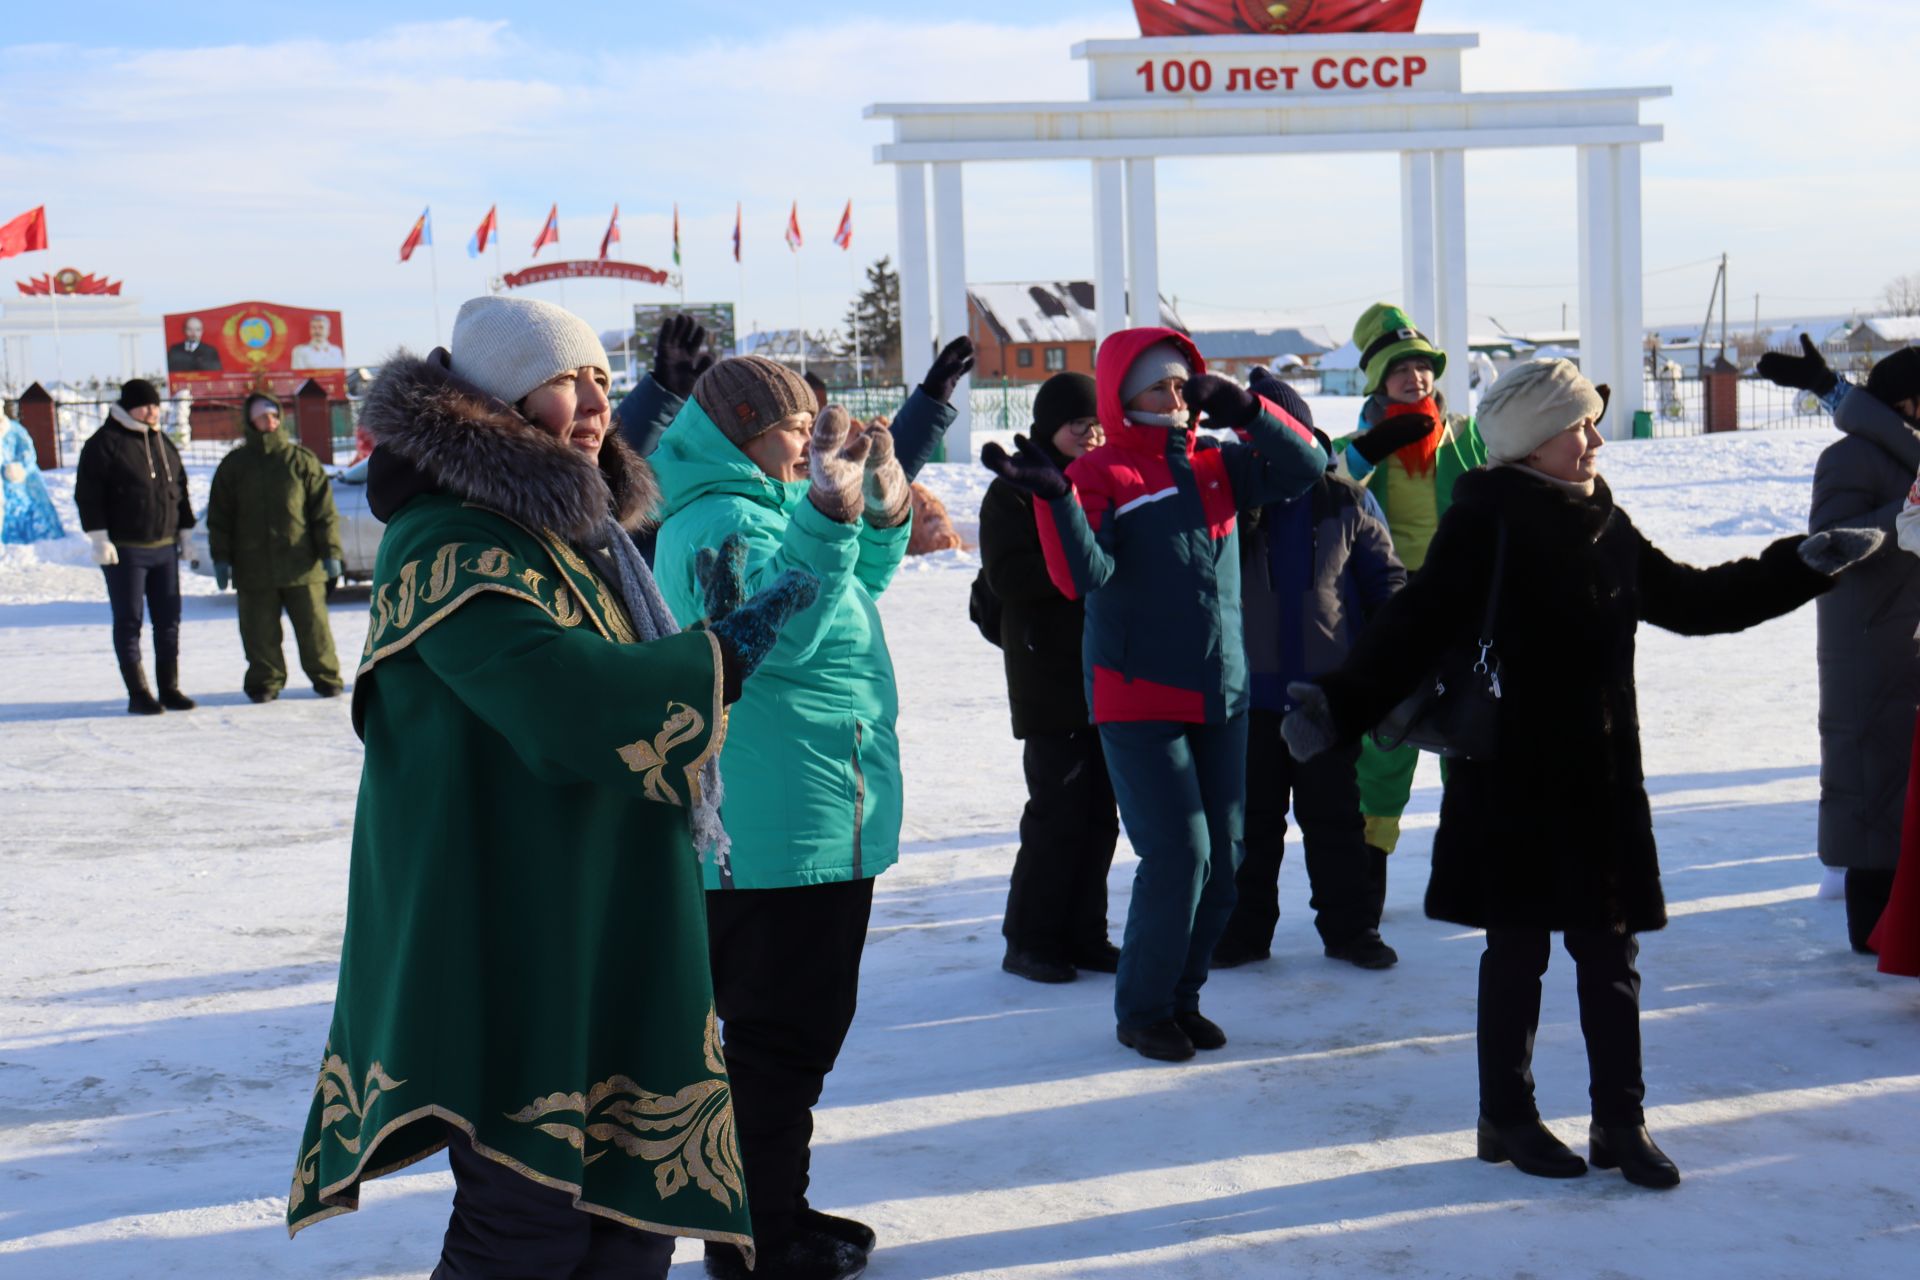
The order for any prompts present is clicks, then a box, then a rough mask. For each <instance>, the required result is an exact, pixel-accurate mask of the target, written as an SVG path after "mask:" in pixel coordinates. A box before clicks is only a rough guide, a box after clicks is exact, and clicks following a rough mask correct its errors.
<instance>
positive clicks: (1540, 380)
mask: <svg viewBox="0 0 1920 1280" xmlns="http://www.w3.org/2000/svg"><path fill="white" fill-rule="evenodd" d="M1606 407H1607V402H1606V401H1605V400H1604V399H1602V398H1601V395H1600V392H1599V391H1597V390H1596V389H1595V388H1594V385H1593V384H1592V383H1591V382H1588V381H1587V380H1586V378H1584V377H1582V376H1581V373H1580V369H1579V367H1578V366H1577V365H1575V364H1574V363H1573V361H1571V360H1529V361H1527V362H1526V363H1525V364H1517V365H1515V366H1514V367H1513V368H1511V369H1509V370H1507V371H1506V372H1505V373H1503V374H1501V375H1500V377H1499V378H1498V379H1497V380H1495V382H1494V384H1493V386H1492V387H1491V388H1490V389H1489V390H1488V391H1487V394H1486V395H1485V396H1483V397H1481V399H1480V410H1479V412H1478V413H1477V414H1476V415H1475V423H1476V425H1478V426H1479V428H1480V439H1481V440H1483V441H1485V442H1486V446H1487V456H1488V457H1489V458H1492V459H1494V460H1495V461H1496V462H1518V461H1520V460H1521V459H1522V458H1525V457H1527V456H1528V455H1529V454H1531V453H1532V452H1533V451H1534V450H1535V449H1538V448H1539V447H1540V446H1541V445H1543V444H1545V443H1546V442H1547V441H1549V440H1551V439H1553V438H1554V437H1555V436H1557V435H1559V434H1560V433H1561V432H1562V431H1565V430H1566V429H1567V428H1569V427H1571V426H1572V425H1573V424H1574V423H1576V422H1578V421H1580V420H1581V419H1582V418H1595V419H1597V418H1599V416H1600V415H1601V414H1602V413H1604V412H1605V411H1606Z"/></svg>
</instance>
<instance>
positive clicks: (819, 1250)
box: [706, 1226, 867, 1280]
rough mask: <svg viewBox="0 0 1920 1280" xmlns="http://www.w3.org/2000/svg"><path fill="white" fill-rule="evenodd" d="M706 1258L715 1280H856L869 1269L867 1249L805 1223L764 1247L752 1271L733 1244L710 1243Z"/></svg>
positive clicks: (710, 1272)
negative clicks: (793, 1231) (781, 1238)
mask: <svg viewBox="0 0 1920 1280" xmlns="http://www.w3.org/2000/svg"><path fill="white" fill-rule="evenodd" d="M706 1261H707V1275H708V1276H709V1277H711V1280H856V1278H857V1277H858V1276H860V1275H863V1274H864V1273H865V1272H866V1269H867V1253H866V1250H864V1249H861V1248H860V1247H858V1246H857V1245H854V1244H851V1243H849V1242H848V1241H845V1240H838V1239H835V1238H834V1237H833V1236H830V1235H828V1234H827V1233H826V1232H824V1231H816V1230H812V1229H810V1228H807V1227H804V1226H803V1227H802V1228H801V1230H799V1231H798V1232H796V1233H795V1234H793V1235H791V1236H789V1237H787V1238H786V1239H785V1240H782V1241H780V1242H778V1243H776V1244H772V1245H767V1246H763V1247H762V1248H761V1249H760V1251H759V1256H758V1257H757V1258H756V1259H755V1261H754V1268H753V1270H752V1271H748V1270H747V1264H746V1260H745V1259H744V1258H742V1257H741V1256H740V1251H739V1250H738V1249H736V1248H734V1247H733V1246H732V1245H708V1246H707V1259H706Z"/></svg>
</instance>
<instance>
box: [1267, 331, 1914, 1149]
mask: <svg viewBox="0 0 1920 1280" xmlns="http://www.w3.org/2000/svg"><path fill="white" fill-rule="evenodd" d="M1605 411H1606V397H1605V393H1604V389H1600V388H1596V387H1594V386H1593V384H1592V383H1590V382H1588V381H1587V380H1586V379H1585V378H1583V377H1581V376H1580V373H1579V371H1578V370H1577V369H1576V368H1575V367H1574V366H1573V365H1572V364H1571V363H1570V362H1568V361H1565V360H1536V361H1532V362H1529V363H1528V364H1524V365H1521V366H1518V367H1517V368H1515V369H1513V370H1512V371H1510V372H1509V373H1507V375H1506V376H1505V377H1503V378H1501V379H1500V381H1499V382H1497V383H1496V384H1494V387H1493V390H1492V391H1491V392H1489V393H1488V395H1487V398H1486V399H1485V400H1484V401H1482V402H1481V406H1480V414H1479V426H1480V434H1481V436H1482V437H1483V438H1484V439H1485V440H1486V442H1487V451H1488V454H1489V457H1490V459H1491V462H1490V465H1489V466H1487V467H1485V468H1483V469H1479V470H1476V471H1472V472H1469V473H1468V474H1466V475H1464V476H1462V477H1461V478H1460V481H1459V485H1458V487H1457V488H1456V489H1455V490H1454V500H1453V506H1452V507H1451V508H1450V509H1449V510H1448V512H1447V514H1446V515H1445V516H1444V517H1443V518H1442V520H1441V522H1440V527H1439V530H1438V531H1437V532H1436V533H1435V535H1434V539H1433V544H1432V547H1431V549H1430V550H1429V551H1428V553H1427V560H1426V564H1425V565H1424V566H1423V567H1422V568H1421V570H1420V571H1419V572H1418V573H1417V574H1415V575H1414V577H1413V579H1412V580H1411V581H1410V582H1409V583H1408V584H1407V587H1406V589H1405V590H1403V591H1401V592H1400V594H1399V595H1397V596H1396V597H1394V599H1393V600H1391V601H1390V602H1388V603H1387V604H1386V605H1385V606H1383V608H1382V609H1381V610H1380V612H1379V613H1378V614H1376V615H1375V617H1374V620H1373V622H1372V624H1371V625H1370V626H1369V627H1368V629H1367V630H1366V631H1365V632H1364V633H1363V634H1362V635H1361V637H1360V639H1359V641H1358V643H1357V644H1356V645H1355V647H1354V650H1353V653H1352V655H1351V657H1349V659H1348V660H1347V663H1346V665H1345V666H1343V667H1342V668H1341V669H1340V670H1339V671H1337V672H1334V673H1333V674H1331V675H1328V676H1325V677H1323V678H1322V679H1320V680H1319V681H1318V682H1316V683H1315V684H1303V685H1295V686H1293V690H1295V691H1297V693H1296V696H1297V697H1298V698H1299V700H1300V702H1301V707H1300V710H1298V711H1296V712H1294V713H1293V714H1292V715H1290V716H1289V717H1288V718H1287V720H1286V722H1285V724H1284V726H1283V732H1284V733H1285V735H1286V738H1287V742H1288V746H1289V747H1290V749H1291V750H1292V751H1293V754H1294V755H1295V756H1296V757H1298V758H1300V759H1302V760H1304V759H1307V758H1309V757H1311V756H1313V755H1316V754H1318V753H1319V752H1320V751H1322V750H1325V749H1326V748H1327V747H1329V746H1331V745H1334V744H1335V743H1342V744H1344V743H1347V742H1351V741H1353V740H1354V739H1355V738H1358V737H1359V736H1360V735H1361V734H1362V733H1365V732H1366V731H1367V730H1369V729H1371V728H1372V727H1373V726H1374V725H1375V724H1377V723H1378V722H1379V721H1380V719H1381V717H1382V716H1384V715H1385V714H1386V713H1387V712H1388V711H1389V710H1391V709H1392V708H1393V707H1394V705H1395V704H1397V703H1398V702H1399V701H1400V700H1401V699H1402V698H1404V697H1406V696H1407V695H1408V694H1409V693H1411V692H1412V691H1413V690H1414V688H1415V687H1416V686H1417V685H1418V684H1419V682H1420V680H1421V679H1422V677H1424V676H1426V675H1428V674H1429V673H1430V671H1431V669H1432V665H1433V663H1434V662H1435V661H1437V660H1438V658H1439V657H1440V655H1441V654H1442V653H1443V652H1444V651H1445V650H1446V649H1447V648H1448V646H1450V645H1451V644H1453V643H1455V642H1456V641H1458V640H1460V639H1462V638H1466V637H1469V636H1470V633H1472V632H1474V631H1476V630H1477V629H1478V628H1479V627H1480V624H1481V620H1482V614H1483V611H1484V609H1485V604H1486V599H1487V593H1488V590H1489V588H1490V586H1491V578H1492V569H1493V563H1494V552H1495V542H1496V538H1497V536H1498V533H1499V530H1500V528H1501V527H1502V526H1503V525H1504V527H1505V529H1506V532H1507V551H1506V568H1505V571H1504V576H1503V588H1502V591H1501V596H1500V604H1499V610H1498V613H1497V615H1496V617H1495V620H1494V625H1493V636H1492V639H1493V641H1494V650H1495V653H1496V654H1497V656H1498V659H1499V663H1500V679H1501V686H1502V692H1503V696H1502V698H1501V700H1500V703H1499V712H1498V718H1499V749H1498V757H1497V759H1493V760H1455V761H1454V762H1453V766H1452V769H1451V772H1450V776H1449V779H1448V782H1447V787H1446V791H1445V795H1444V797H1443V798H1442V800H1441V805H1440V827H1439V830H1438V832H1436V834H1435V836H1434V841H1433V872H1432V879H1431V881H1430V883H1429V885H1428V888H1427V901H1426V910H1427V914H1428V915H1429V916H1431V917H1433V918H1435V919H1438V920H1447V921H1451V922H1453V923H1456V924H1462V925H1467V926H1469V927H1472V928H1479V929H1485V930H1486V933H1487V949H1486V952H1485V954H1484V955H1483V956H1482V957H1481V961H1480V1000H1479V1034H1478V1040H1479V1061H1480V1122H1479V1155H1480V1158H1481V1159H1483V1160H1488V1161H1494V1162H1498V1161H1502V1160H1509V1159H1510V1160H1512V1161H1513V1163H1514V1164H1515V1165H1516V1166H1517V1167H1519V1168H1520V1169H1521V1170H1523V1171H1525V1172H1527V1173H1531V1174H1537V1175H1540V1176H1543V1177H1574V1176H1577V1175H1579V1174H1582V1173H1584V1172H1586V1162H1585V1161H1583V1160H1581V1159H1580V1157H1579V1156H1577V1155H1575V1154H1574V1153H1573V1152H1572V1151H1571V1150H1569V1149H1568V1148H1567V1147H1566V1146H1565V1144H1563V1143H1562V1142H1561V1141H1560V1140H1559V1139H1558V1138H1556V1137H1554V1136H1553V1134H1552V1133H1551V1132H1549V1131H1548V1130H1547V1128H1546V1127H1545V1126H1544V1125H1543V1124H1541V1122H1540V1115H1539V1112H1538V1111H1537V1110H1536V1109H1535V1106H1534V1098H1533V1073H1532V1067H1531V1062H1532V1056H1533V1040H1534V1033H1535V1030H1536V1029H1537V1027H1538V1025H1539V1021H1540V978H1541V975H1542V974H1544V973H1545V972H1546V968H1547V959H1548V955H1549V953H1550V949H1551V944H1552V935H1553V934H1554V933H1556V932H1557V933H1562V934H1564V937H1565V943H1566V948H1567V952H1568V954H1570V955H1571V956H1572V957H1573V959H1574V963H1575V965H1576V966H1577V969H1578V979H1577V988H1578V991H1579V998H1580V1025H1581V1030H1582V1031H1583V1033H1584V1034H1585V1036H1586V1042H1587V1061H1588V1065H1589V1068H1590V1071H1591V1094H1592V1099H1593V1124H1592V1126H1591V1128H1590V1130H1589V1134H1588V1137H1589V1147H1588V1152H1589V1156H1590V1158H1591V1159H1592V1161H1593V1163H1594V1164H1595V1165H1596V1166H1597V1167H1599V1168H1603V1169H1608V1168H1613V1167H1615V1166H1616V1165H1618V1166H1619V1167H1620V1168H1621V1170H1622V1172H1623V1173H1624V1174H1625V1175H1626V1177H1627V1178H1628V1179H1629V1180H1630V1181H1633V1182H1636V1183H1639V1184H1640V1185H1642V1186H1652V1187H1670V1186H1673V1185H1674V1184H1675V1183H1677V1182H1678V1181H1679V1180H1680V1174H1679V1171H1678V1170H1677V1169H1676V1168H1675V1167H1674V1165H1673V1163H1672V1161H1670V1160H1668V1159H1667V1158H1666V1156H1665V1155H1664V1154H1663V1153H1662V1152H1661V1151H1660V1149H1659V1148H1658V1147H1657V1146H1655V1145H1654V1143H1653V1140H1652V1139H1651V1138H1650V1137H1649V1136H1648V1134H1647V1130H1646V1126H1645V1123H1644V1117H1643V1114H1642V1111H1641V1100H1642V1098H1643V1097H1644V1096H1645V1092H1646V1090H1645V1085H1644V1083H1643V1081H1642V1078H1641V1071H1640V975H1639V974H1638V973H1637V972H1636V971H1635V969H1634V960H1635V957H1636V956H1637V954H1638V950H1639V947H1638V944H1637V942H1636V941H1635V935H1636V934H1638V933H1640V932H1641V931H1643V930H1648V929H1659V928H1661V927H1663V926H1664V925H1665V924H1666V922H1667V911H1666V901H1665V898H1664V897H1663V896H1662V894H1661V891H1660V865H1659V859H1658V857H1657V856H1656V854H1655V851H1654V841H1653V819H1652V815H1651V812H1650V810H1649V808H1648V804H1647V793H1646V785H1645V782H1644V780H1643V778H1642V774H1641V766H1640V722H1639V715H1638V711H1637V709H1636V706H1635V699H1634V683H1633V653H1634V631H1635V629H1636V628H1637V626H1638V625H1639V623H1640V622H1642V621H1646V622H1651V623H1653V624H1654V625H1655V626H1659V627H1664V628H1666V629H1667V630H1669V631H1676V632H1679V633H1681V634H1682V635H1707V634H1712V633H1716V632H1727V631H1739V630H1742V629H1744V628H1746V627H1750V626H1753V625H1754V624H1756V623H1760V622H1765V621H1766V620H1767V619H1769V618H1774V617H1778V616H1779V615H1781V614H1784V613H1787V612H1790V611H1791V610H1793V609H1796V608H1798V607H1799V606H1800V605H1802V604H1804V603H1806V602H1807V601H1808V600H1810V599H1812V598H1813V597H1814V596H1816V595H1818V594H1820V592H1822V591H1824V590H1826V588H1827V587H1828V585H1829V584H1830V582H1831V579H1832V575H1833V574H1835V573H1838V572H1839V571H1840V570H1842V569H1844V568H1846V567H1847V566H1849V565H1851V564H1853V563H1854V562H1856V561H1858V560H1860V559H1861V558H1863V557H1864V556H1866V555H1867V554H1869V553H1870V552H1871V551H1872V550H1873V549H1874V548H1875V547H1877V546H1878V545H1879V544H1880V542H1881V540H1882V537H1883V535H1882V534H1881V533H1880V532H1879V531H1878V530H1858V529H1836V530H1831V531H1829V532H1826V533H1821V534H1815V535H1813V536H1812V537H1790V538H1782V539H1780V540H1779V541H1777V542H1775V543H1773V544H1772V545H1771V546H1769V547H1768V548H1767V549H1766V550H1765V551H1763V552H1762V553H1761V554H1760V555H1759V556H1757V557H1755V558H1751V559H1744V560H1735V561H1730V562H1728V563H1726V564H1722V565H1717V566H1714V567H1713V568H1710V569H1697V568H1694V567H1692V566H1690V565H1684V564H1678V563H1676V562H1674V561H1673V560H1670V559H1668V558H1667V557H1666V556H1665V555H1664V554H1663V553H1662V552H1661V551H1660V550H1659V549H1658V548H1656V547H1655V546H1653V544H1652V543H1650V542H1648V541H1647V539H1646V538H1645V537H1644V536H1643V535H1642V534H1641V533H1640V531H1639V530H1638V529H1636V528H1634V526H1633V522H1632V521H1631V520H1629V519H1628V518H1627V515H1626V513H1625V512H1624V511H1621V510H1620V509H1619V508H1618V507H1616V506H1614V504H1613V495H1612V493H1611V492H1610V491H1609V490H1608V488H1607V485H1606V482H1605V481H1604V480H1601V479H1600V478H1599V475H1598V472H1597V466H1596V463H1597V457H1596V455H1597V454H1598V452H1599V449H1600V445H1601V438H1600V433H1599V431H1598V430H1597V426H1598V423H1599V420H1600V417H1601V415H1602V414H1604V413H1605Z"/></svg>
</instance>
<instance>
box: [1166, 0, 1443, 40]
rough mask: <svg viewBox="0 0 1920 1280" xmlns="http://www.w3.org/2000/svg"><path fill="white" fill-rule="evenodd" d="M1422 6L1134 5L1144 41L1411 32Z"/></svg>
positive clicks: (1193, 1) (1253, 0)
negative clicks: (1147, 37)
mask: <svg viewBox="0 0 1920 1280" xmlns="http://www.w3.org/2000/svg"><path fill="white" fill-rule="evenodd" d="M1420 4H1421V0H1292V3H1289V4H1270V3H1266V2H1265V0H1133V11H1134V14H1135V16H1137V17H1138V18H1139V19H1140V34H1141V35H1143V36H1244V35H1275V36H1307V35H1331V34H1336V33H1339V32H1343V31H1401V32H1405V31H1412V30H1413V28H1414V24H1415V23H1416V22H1418V21H1419V19H1420Z"/></svg>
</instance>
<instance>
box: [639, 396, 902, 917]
mask: <svg viewBox="0 0 1920 1280" xmlns="http://www.w3.org/2000/svg"><path fill="white" fill-rule="evenodd" d="M650 461H651V462H652V464H653V469H654V473H655V475H656V476H658V478H659V481H660V488H661V492H662V504H661V515H662V520H661V524H660V533H659V541H658V543H657V546H656V550H655V553H654V576H655V578H656V579H657V580H658V581H659V584H660V590H661V593H662V594H663V595H665V597H666V600H667V605H668V607H670V608H671V609H672V610H673V613H674V617H675V618H676V619H678V620H679V622H680V624H681V625H682V626H691V625H692V624H693V623H694V622H696V621H698V620H699V618H700V617H701V614H702V613H703V611H704V604H703V602H702V599H701V592H700V588H699V586H698V584H697V583H696V581H695V578H694V566H693V558H694V553H695V552H696V551H698V550H699V549H700V548H701V547H717V546H719V545H720V543H721V542H722V541H723V540H724V539H725V538H726V537H727V535H728V534H731V533H744V534H745V535H746V536H747V539H748V548H749V549H748V554H747V587H748V590H749V591H758V590H759V589H760V588H762V587H765V586H767V585H768V584H769V583H771V582H772V581H773V580H774V579H775V578H776V577H778V576H779V575H780V574H781V573H782V572H784V571H785V570H787V569H803V570H805V571H806V572H808V573H811V574H813V575H815V576H816V577H818V578H819V579H820V597H819V599H818V600H816V601H815V602H814V603H813V604H812V605H810V606H808V608H806V609H805V610H803V611H802V612H800V613H798V614H796V615H795V616H794V617H793V619H792V620H791V621H789V622H788V623H787V625H786V628H785V630H783V631H782V632H781V633H780V639H779V641H778V643H776V644H775V645H774V647H773V651H772V652H771V653H769V654H768V655H767V659H766V661H765V662H763V663H761V665H760V668H759V670H757V671H755V672H754V673H753V675H752V676H750V677H748V679H747V682H746V685H745V692H744V693H743V694H742V695H741V698H740V700H739V701H738V702H736V703H734V704H733V706H732V708H731V709H730V712H729V715H728V727H727V741H726V746H725V747H724V748H723V749H722V751H721V754H720V775H721V780H722V783H723V785H724V787H725V791H724V794H723V798H722V800H721V804H720V814H721V817H722V819H723V820H724V821H725V822H726V827H727V834H728V835H730V836H731V837H732V838H733V856H732V864H731V870H730V873H729V874H728V875H727V877H726V879H725V880H724V881H723V880H722V876H721V873H720V872H719V871H718V870H717V869H716V868H715V867H714V866H713V865H712V863H708V864H706V865H705V866H704V867H703V874H704V876H705V877H706V884H707V887H708V888H710V889H715V888H738V889H772V888H781V887H786V886H790V885H803V884H824V883H831V882H834V881H846V880H860V879H867V878H871V877H873V876H877V875H879V874H880V873H881V872H882V871H884V870H886V869H887V868H888V867H890V866H892V865H893V863H894V861H895V860H896V859H897V858H898V857H899V853H900V812H901V783H900V742H899V739H898V738H897V737H896V736H895V733H894V722H895V720H896V719H897V718H898V715H899V709H900V705H899V697H898V694H897V692H896V689H895V686H894V678H893V659H892V658H891V657H890V656H889V655H888V653H887V637H886V632H885V631H884V630H883V629H882V628H881V625H880V610H879V609H878V607H876V605H875V603H874V602H875V600H877V599H878V597H879V595H880V593H881V592H882V591H884V590H886V587H887V583H888V582H889V581H890V580H891V579H892V577H893V574H894V570H896V569H897V568H899V566H900V560H901V558H902V557H903V556H905V555H906V551H907V539H908V537H909V536H910V535H911V532H912V521H910V520H909V521H907V522H905V523H903V524H901V525H899V526H897V527H895V528H892V529H876V528H874V527H873V526H872V525H870V524H868V523H867V522H866V521H864V520H862V521H860V522H858V523H856V524H840V523H838V522H837V521H834V520H830V519H828V518H827V517H826V516H823V515H821V514H820V512H819V511H818V510H817V509H816V508H815V507H814V505H813V504H812V503H811V502H809V501H808V500H807V482H806V481H804V480H798V481H790V482H784V483H783V482H780V481H776V480H773V479H771V478H770V477H768V476H767V475H766V473H764V472H762V471H761V470H760V468H759V467H757V466H755V465H754V464H753V462H752V461H751V460H750V459H749V458H748V457H747V455H746V454H744V453H742V452H741V451H740V448H739V446H737V445H735V444H734V443H733V442H732V441H731V440H728V439H727V438H726V436H724V435H722V434H721V432H720V429H719V428H718V427H716V426H715V425H714V424H713V422H712V420H711V419H709V418H708V417H707V415H706V414H705V413H704V412H703V411H702V410H701V408H700V405H699V402H698V401H695V400H693V399H691V398H690V399H688V400H687V402H686V403H685V404H684V405H683V406H682V407H681V409H680V412H679V414H678V415H677V416H676V417H675V418H674V421H673V425H672V427H670V428H669V429H668V431H667V433H666V434H665V436H663V437H662V438H661V441H660V446H659V448H658V450H657V451H656V452H655V453H654V455H653V457H652V458H651V459H650Z"/></svg>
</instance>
